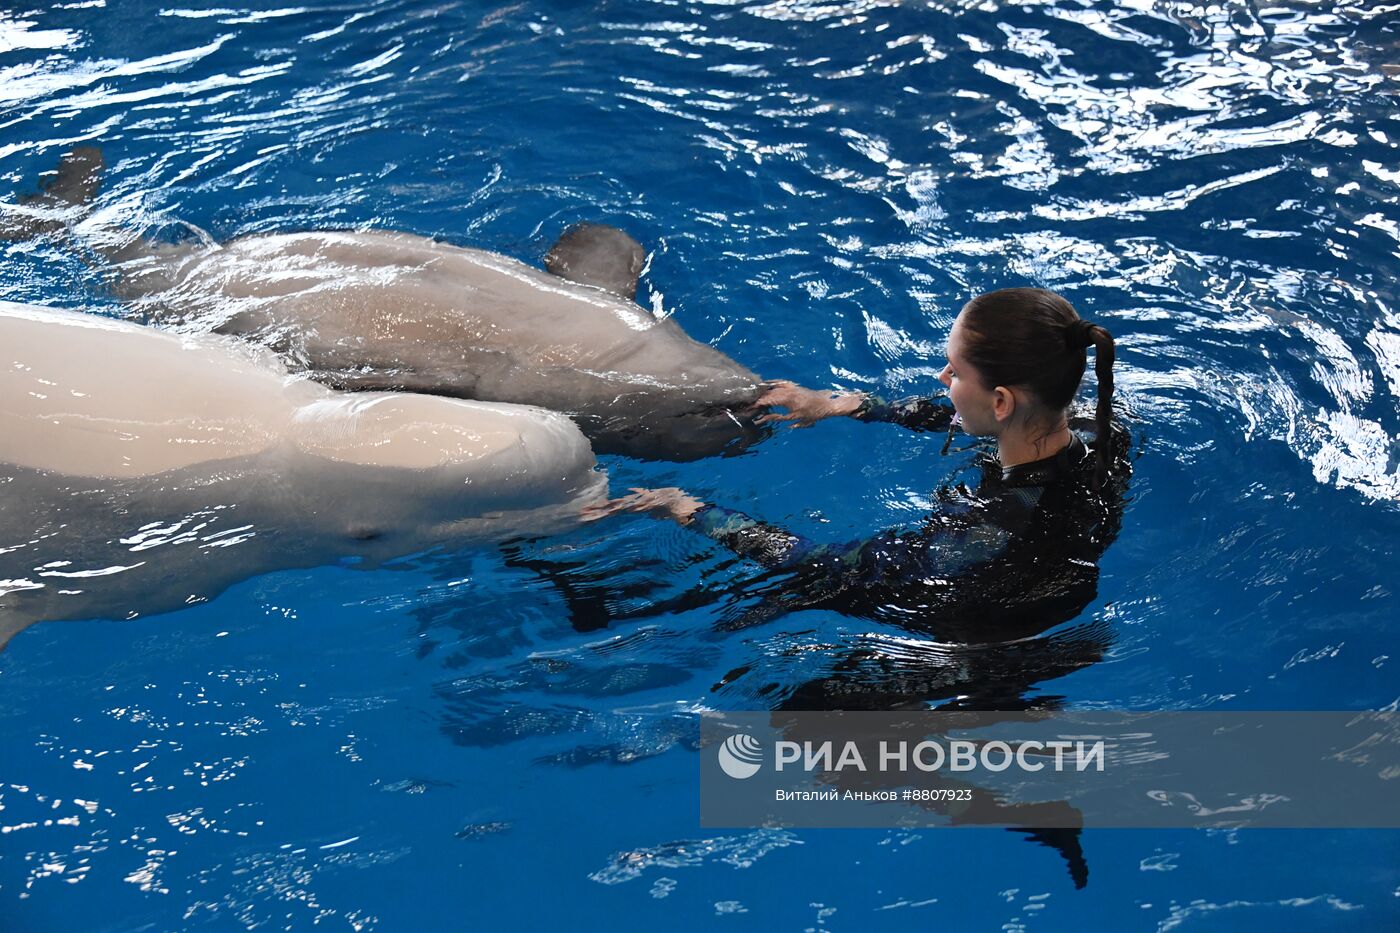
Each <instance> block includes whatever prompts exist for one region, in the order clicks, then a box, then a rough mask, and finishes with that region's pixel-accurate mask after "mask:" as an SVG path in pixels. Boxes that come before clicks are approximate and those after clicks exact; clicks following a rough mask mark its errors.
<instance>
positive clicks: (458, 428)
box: [0, 303, 606, 646]
mask: <svg viewBox="0 0 1400 933" xmlns="http://www.w3.org/2000/svg"><path fill="white" fill-rule="evenodd" d="M0 347H3V348H4V351H5V366H4V367H0V496H3V501H2V502H0V646H3V644H4V643H5V641H7V640H8V638H9V637H10V636H11V635H13V634H14V633H15V632H17V631H18V630H19V629H21V628H23V627H24V626H25V625H28V624H30V623H32V622H35V621H40V620H58V619H70V618H94V617H128V616H132V615H137V614H140V615H145V614H151V613H156V612H163V611H169V610H172V609H176V608H179V607H181V606H184V605H187V604H188V603H190V602H194V601H200V600H202V599H207V598H211V597H213V596H214V595H217V593H218V592H220V591H221V590H223V589H224V588H226V587H227V586H229V585H231V584H232V583H234V582H237V581H239V580H242V579H245V578H247V577H249V576H253V575H255V574H258V573H262V572H266V571H269V570H275V569H284V568H293V567H309V566H317V565H320V564H324V563H328V562H333V561H336V560H339V559H341V558H347V557H358V558H361V559H362V560H365V561H368V562H370V563H371V564H372V563H373V562H376V561H378V560H383V559H388V558H391V557H398V556H402V555H405V554H409V553H413V552H417V551H421V550H423V549H424V548H427V547H432V546H436V545H444V544H457V543H472V542H487V541H500V540H503V539H505V538H510V537H515V536H518V535H522V534H528V535H537V534H542V533H548V532H552V531H556V530H560V529H563V528H567V527H570V526H572V525H573V524H574V523H575V522H576V520H577V513H578V510H579V508H580V507H581V506H582V505H584V504H587V503H589V502H593V501H597V499H598V498H600V497H601V496H603V495H604V494H605V487H606V477H605V476H604V475H603V474H602V473H600V472H597V471H596V470H595V469H594V467H595V461H594V457H593V453H592V451H591V449H590V447H589V445H588V442H587V439H586V438H584V437H583V435H582V434H581V433H580V432H579V430H578V428H577V427H576V426H575V425H574V424H572V423H571V422H570V421H569V420H568V419H567V418H566V417H564V416H563V415H560V414H558V413H556V412H550V411H545V410H542V409H538V408H533V407H529V406H522V405H502V404H495V403H484V402H468V401H462V400H457V399H448V398H440V397H434V396H428V395H418V394H412V393H389V392H367V393H354V394H348V393H337V392H334V391H332V390H330V389H327V388H325V387H324V386H321V385H319V384H317V383H315V382H313V381H311V380H308V379H305V378H301V377H295V376H291V375H289V374H288V373H287V371H286V370H285V369H284V368H283V367H282V366H281V364H280V363H279V362H278V361H277V360H276V359H275V358H274V357H272V355H271V354H269V353H267V352H266V351H259V350H256V349H255V348H252V347H249V346H247V345H246V344H243V343H242V342H240V341H238V340H235V339H234V338H230V337H221V336H217V335H210V334H199V335H178V334H173V333H168V332H163V331H160V330H157V329H154V328H149V327H142V326H139V325H136V324H132V323H128V322H123V321H115V320H112V319H109V318H104V317H100V316H97V315H93V314H83V313H75V312H63V311H53V310H50V309H45V308H37V307H33V306H28V305H16V304H10V303H0Z"/></svg>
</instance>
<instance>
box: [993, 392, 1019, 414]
mask: <svg viewBox="0 0 1400 933" xmlns="http://www.w3.org/2000/svg"><path fill="white" fill-rule="evenodd" d="M1014 414H1016V393H1015V392H1012V391H1011V390H1010V389H1008V388H1007V387H1006V386H997V387H996V388H995V389H993V390H992V415H993V417H995V418H996V419H997V421H1002V422H1005V421H1010V420H1011V416H1012V415H1014Z"/></svg>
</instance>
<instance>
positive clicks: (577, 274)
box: [544, 223, 647, 301]
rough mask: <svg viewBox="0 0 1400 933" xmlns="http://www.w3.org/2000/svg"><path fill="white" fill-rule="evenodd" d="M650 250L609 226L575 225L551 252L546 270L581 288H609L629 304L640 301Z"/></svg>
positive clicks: (545, 262)
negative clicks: (641, 279)
mask: <svg viewBox="0 0 1400 933" xmlns="http://www.w3.org/2000/svg"><path fill="white" fill-rule="evenodd" d="M646 256H647V253H646V250H644V249H642V244H640V243H638V242H637V241H636V240H634V239H632V238H631V237H630V236H628V235H627V234H626V233H625V232H623V231H622V230H619V229H617V228H616V227H609V226H608V225H607V224H590V223H581V224H574V225H573V226H572V227H570V228H569V229H567V230H565V231H564V233H563V235H561V236H560V237H559V239H558V240H557V241H555V243H554V245H553V246H551V247H550V248H549V252H548V253H546V254H545V257H544V267H545V269H547V270H549V272H550V273H551V274H552V275H557V276H559V278H561V279H567V280H569V281H570V282H577V283H578V284H579V285H593V286H596V287H598V288H605V289H607V290H608V291H610V292H612V293H613V294H616V295H621V296H622V297H623V298H626V299H628V300H629V301H631V300H633V299H635V298H636V297H637V277H638V276H640V275H641V274H642V264H643V263H644V262H645V261H646Z"/></svg>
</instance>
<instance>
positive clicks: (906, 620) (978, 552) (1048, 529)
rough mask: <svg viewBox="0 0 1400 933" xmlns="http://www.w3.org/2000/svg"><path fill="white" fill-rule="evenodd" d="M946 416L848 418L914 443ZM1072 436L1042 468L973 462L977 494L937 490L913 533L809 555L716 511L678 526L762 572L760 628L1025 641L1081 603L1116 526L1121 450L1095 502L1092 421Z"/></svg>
mask: <svg viewBox="0 0 1400 933" xmlns="http://www.w3.org/2000/svg"><path fill="white" fill-rule="evenodd" d="M952 416H953V410H952V407H951V405H950V404H949V403H948V402H947V400H946V397H935V398H922V399H910V400H906V401H901V402H895V403H886V402H883V401H881V400H879V399H869V400H867V402H866V403H865V404H863V405H862V406H861V408H860V409H859V410H858V411H857V413H856V417H857V418H859V419H860V420H864V421H883V422H889V423H893V424H898V425H901V426H903V427H906V428H909V429H912V430H915V431H930V430H946V429H949V427H950V424H951V421H952ZM1072 425H1073V426H1074V427H1075V428H1076V429H1077V430H1076V431H1075V432H1073V433H1072V435H1071V440H1070V443H1069V444H1068V445H1067V446H1066V447H1065V448H1064V449H1063V450H1061V451H1059V452H1058V453H1056V454H1054V455H1052V456H1049V457H1046V458H1044V459H1042V460H1037V461H1034V462H1032V463H1024V464H1019V465H1017V466H1014V467H1009V468H1005V469H1003V468H1002V467H1001V466H1000V464H999V463H997V461H996V459H995V458H994V457H992V456H990V455H988V454H985V453H982V454H979V455H978V456H979V463H978V465H979V466H980V468H981V471H982V478H981V480H980V482H979V483H978V485H977V487H976V489H974V490H969V489H967V488H965V487H962V486H958V487H955V488H952V489H941V490H939V491H938V493H937V497H938V500H939V501H938V507H937V508H936V510H935V511H934V513H933V514H932V515H931V516H929V518H928V519H927V520H926V521H925V522H924V523H923V525H922V526H921V527H919V528H917V529H913V530H903V531H900V530H889V531H884V532H881V533H880V534H877V535H875V536H874V537H872V538H869V539H866V540H862V541H855V542H850V543H846V544H839V545H820V544H816V543H814V542H812V541H810V540H808V539H806V538H803V537H802V536H800V535H797V534H794V533H793V532H791V531H788V530H786V529H783V528H779V527H777V526H774V525H769V524H766V523H764V522H761V521H758V520H756V519H753V518H750V517H749V516H747V515H744V514H743V513H741V512H736V511H733V510H731V509H727V508H724V507H721V506H717V505H709V506H705V507H704V508H702V509H700V510H699V511H698V512H696V513H695V515H694V517H693V518H692V520H691V521H690V523H689V526H688V527H691V528H694V529H696V530H697V531H701V532H703V533H705V534H707V535H709V536H710V537H712V538H714V539H715V540H717V541H719V542H721V543H722V544H724V545H725V546H726V547H728V548H730V549H731V550H733V551H734V552H735V553H737V554H739V555H741V556H743V557H747V558H751V559H753V560H755V561H757V562H759V563H760V564H762V565H764V566H765V567H767V568H769V570H770V571H772V572H773V574H772V576H773V579H774V581H775V582H774V584H773V585H772V586H769V587H765V589H766V590H767V593H766V595H767V596H768V597H769V598H768V600H766V609H763V610H760V611H759V613H758V615H759V616H760V617H764V618H766V617H772V616H774V615H777V614H780V613H783V612H790V611H793V610H795V609H800V608H818V607H824V608H832V609H836V610H838V611H841V612H844V613H848V614H853V615H864V616H875V617H882V618H886V619H888V620H889V621H894V622H897V623H899V624H901V625H904V626H908V627H913V628H918V629H923V630H925V631H930V632H934V633H936V634H939V635H946V636H948V637H949V638H952V639H955V640H960V641H1006V640H1010V639H1014V638H1019V637H1024V636H1026V635H1031V634H1035V633H1037V632H1041V631H1044V630H1045V629H1046V628H1049V627H1050V626H1051V625H1054V624H1057V623H1058V622H1060V621H1064V620H1066V619H1069V618H1073V617H1074V616H1075V615H1077V614H1078V613H1079V612H1080V611H1081V610H1082V609H1083V607H1084V606H1085V605H1086V604H1087V603H1088V602H1089V601H1091V600H1092V599H1093V596H1094V592H1095V590H1096V583H1097V578H1098V568H1097V565H1096V561H1097V560H1098V558H1099V556H1100V555H1101V554H1102V552H1103V550H1104V548H1105V547H1107V545H1108V543H1109V542H1110V541H1111V540H1112V538H1113V537H1114V535H1115V534H1116V533H1117V529H1118V525H1119V518H1120V515H1121V510H1122V494H1123V491H1124V487H1125V485H1126V479H1127V473H1128V463H1127V459H1126V456H1125V452H1126V451H1125V448H1126V446H1127V445H1126V444H1125V443H1116V444H1115V448H1116V450H1115V454H1116V456H1115V458H1114V460H1113V468H1112V469H1111V471H1110V474H1109V482H1107V483H1105V485H1104V490H1103V491H1102V492H1095V491H1094V490H1093V489H1092V486H1091V480H1092V476H1093V472H1094V467H1095V453H1094V451H1095V447H1094V445H1095V439H1094V436H1093V433H1092V428H1093V422H1091V421H1081V420H1076V421H1074V422H1072ZM1086 428H1087V429H1088V430H1087V431H1086V430H1085V429H1086ZM1115 433H1117V432H1116V431H1115ZM1081 435H1083V436H1081ZM1086 437H1087V440H1086ZM1116 440H1118V441H1122V440H1124V438H1121V437H1119V438H1116ZM753 621H758V619H754V620H753Z"/></svg>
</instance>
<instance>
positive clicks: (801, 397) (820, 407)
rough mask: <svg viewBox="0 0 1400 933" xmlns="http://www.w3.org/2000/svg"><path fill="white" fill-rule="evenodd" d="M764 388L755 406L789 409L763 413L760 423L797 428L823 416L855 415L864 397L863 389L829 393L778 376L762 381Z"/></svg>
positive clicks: (804, 426) (813, 422)
mask: <svg viewBox="0 0 1400 933" xmlns="http://www.w3.org/2000/svg"><path fill="white" fill-rule="evenodd" d="M763 387H764V389H766V390H767V391H765V392H764V393H763V394H762V395H760V396H759V397H758V401H756V402H754V405H755V406H756V407H758V408H786V409H787V410H788V413H787V414H785V415H776V414H773V413H772V412H771V411H770V412H769V413H768V414H766V415H760V416H759V417H758V418H757V419H756V420H757V422H758V423H759V424H768V423H769V422H776V421H788V422H791V423H792V426H793V427H794V428H809V427H811V426H812V425H814V424H816V423H817V422H818V421H821V420H822V419H823V418H835V417H837V416H838V415H851V414H854V413H855V411H856V409H857V408H860V404H861V402H863V401H864V400H865V396H864V394H862V393H860V392H835V393H833V392H830V391H817V390H814V389H804V388H803V387H802V386H800V385H798V384H797V383H795V382H788V381H787V380H786V379H779V380H776V381H774V382H765V383H764V384H763Z"/></svg>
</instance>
